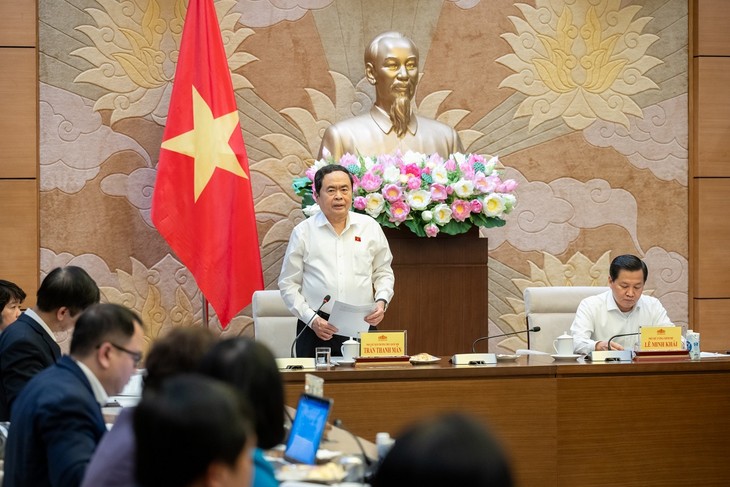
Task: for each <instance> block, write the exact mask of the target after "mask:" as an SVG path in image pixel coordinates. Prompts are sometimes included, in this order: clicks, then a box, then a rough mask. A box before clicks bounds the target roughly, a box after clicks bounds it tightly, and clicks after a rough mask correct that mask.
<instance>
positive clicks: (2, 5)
mask: <svg viewBox="0 0 730 487" xmlns="http://www.w3.org/2000/svg"><path fill="white" fill-rule="evenodd" d="M36 17H37V15H36V0H2V1H0V46H17V47H21V46H23V47H35V46H36V45H37V40H36V39H37V36H36V20H37V19H36Z"/></svg>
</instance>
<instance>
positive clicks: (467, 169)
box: [459, 162, 474, 179]
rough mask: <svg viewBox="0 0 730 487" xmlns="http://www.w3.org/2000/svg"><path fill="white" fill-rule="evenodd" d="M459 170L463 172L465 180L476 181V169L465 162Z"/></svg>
mask: <svg viewBox="0 0 730 487" xmlns="http://www.w3.org/2000/svg"><path fill="white" fill-rule="evenodd" d="M459 169H460V170H461V173H462V174H463V175H464V178H465V179H474V167H472V165H471V164H469V163H468V162H465V163H463V164H461V165H460V166H459Z"/></svg>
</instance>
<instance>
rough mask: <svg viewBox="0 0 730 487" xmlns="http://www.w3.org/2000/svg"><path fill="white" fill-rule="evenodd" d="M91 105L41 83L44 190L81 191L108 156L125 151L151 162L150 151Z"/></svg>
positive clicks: (40, 104) (77, 97)
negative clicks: (108, 120)
mask: <svg viewBox="0 0 730 487" xmlns="http://www.w3.org/2000/svg"><path fill="white" fill-rule="evenodd" d="M92 105H93V103H92V102H91V101H90V100H87V99H85V98H82V97H80V96H78V95H74V94H73V93H70V92H68V91H65V90H61V89H59V88H55V87H53V86H49V85H47V84H41V89H40V103H39V106H40V117H41V120H42V121H43V123H42V124H41V134H40V135H41V136H40V165H41V191H50V190H52V189H60V190H61V191H63V192H65V193H76V192H78V191H81V189H83V187H84V185H85V184H86V182H87V181H89V180H91V179H93V178H95V177H96V176H97V174H99V168H100V167H101V164H102V163H103V162H104V161H105V160H106V159H107V158H109V156H111V155H112V154H115V153H117V152H120V151H124V150H130V151H133V152H135V153H136V154H138V155H139V157H140V158H141V159H142V160H143V161H144V164H146V165H152V163H151V161H150V156H149V155H148V154H147V151H146V150H145V149H144V148H143V147H142V146H141V145H140V144H139V143H138V142H137V141H136V140H134V139H133V138H131V137H129V136H127V135H124V134H120V133H118V132H115V131H114V130H112V129H111V128H110V127H109V126H107V125H104V124H103V123H102V118H101V115H99V113H97V112H95V111H94V109H93V107H92Z"/></svg>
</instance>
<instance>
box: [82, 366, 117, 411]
mask: <svg viewBox="0 0 730 487" xmlns="http://www.w3.org/2000/svg"><path fill="white" fill-rule="evenodd" d="M74 362H76V365H78V366H79V368H80V369H81V372H83V373H84V375H85V376H86V379H87V380H88V381H89V384H91V390H92V392H93V393H94V399H96V402H98V403H99V406H101V407H104V405H105V404H106V403H108V402H109V395H108V394H107V393H106V391H105V390H104V386H102V385H101V382H99V379H97V377H96V376H95V375H94V373H93V372H92V371H91V369H90V368H88V367H87V366H86V364H84V363H83V362H80V361H78V360H76V359H74Z"/></svg>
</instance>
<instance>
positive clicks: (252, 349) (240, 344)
mask: <svg viewBox="0 0 730 487" xmlns="http://www.w3.org/2000/svg"><path fill="white" fill-rule="evenodd" d="M200 372H201V373H202V374H204V375H207V376H209V377H213V378H215V379H218V380H222V381H223V382H227V383H229V384H232V385H233V386H234V387H235V388H236V389H237V390H238V391H240V392H241V393H242V394H243V395H244V396H245V397H246V398H247V399H248V400H249V401H250V402H251V406H252V407H253V410H254V417H255V419H256V435H257V437H258V445H259V446H260V447H261V448H264V449H266V448H272V447H274V446H276V445H278V444H279V443H281V441H282V440H283V439H284V434H285V431H284V386H283V383H282V380H281V374H280V373H279V368H278V367H277V365H276V359H275V358H274V355H273V354H272V353H271V350H269V349H268V348H267V347H266V346H265V345H262V344H261V343H259V342H256V341H254V340H252V339H250V338H247V337H235V338H229V339H226V340H223V341H221V342H218V343H217V344H215V345H214V346H213V348H211V349H210V351H209V352H208V353H207V354H206V356H205V357H203V360H202V362H201V365H200Z"/></svg>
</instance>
